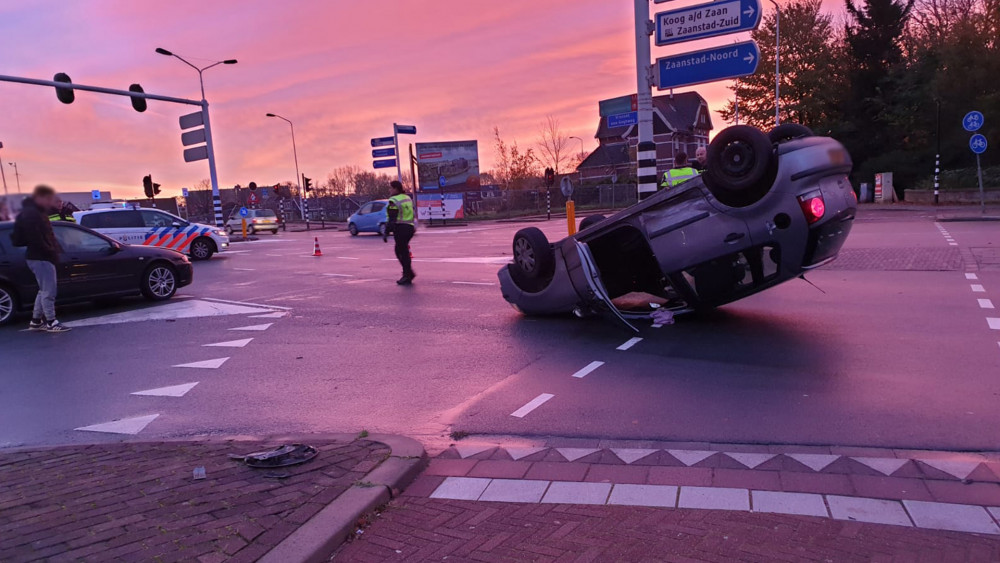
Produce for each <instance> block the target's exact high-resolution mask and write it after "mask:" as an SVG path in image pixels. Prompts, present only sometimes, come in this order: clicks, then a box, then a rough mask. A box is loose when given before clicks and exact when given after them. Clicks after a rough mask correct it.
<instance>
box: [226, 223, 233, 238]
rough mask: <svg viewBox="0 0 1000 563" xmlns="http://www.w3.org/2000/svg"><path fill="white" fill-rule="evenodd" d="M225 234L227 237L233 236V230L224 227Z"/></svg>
mask: <svg viewBox="0 0 1000 563" xmlns="http://www.w3.org/2000/svg"><path fill="white" fill-rule="evenodd" d="M226 234H227V235H229V236H233V228H232V227H231V226H229V225H226Z"/></svg>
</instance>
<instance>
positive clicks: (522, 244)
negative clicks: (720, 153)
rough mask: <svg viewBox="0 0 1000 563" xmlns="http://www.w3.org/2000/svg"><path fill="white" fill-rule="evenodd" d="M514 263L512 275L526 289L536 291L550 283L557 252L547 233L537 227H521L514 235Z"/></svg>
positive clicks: (518, 284) (511, 268)
mask: <svg viewBox="0 0 1000 563" xmlns="http://www.w3.org/2000/svg"><path fill="white" fill-rule="evenodd" d="M513 249H514V263H513V264H511V265H510V275H511V278H512V279H513V280H514V283H515V284H517V286H518V287H520V288H521V289H523V290H524V291H528V292H531V293H535V292H538V291H541V290H542V289H543V288H545V286H547V285H548V284H549V281H550V280H551V279H552V274H553V272H554V271H555V267H556V254H555V251H554V250H553V249H552V245H551V244H549V239H548V238H546V236H545V233H543V232H542V231H541V229H539V228H537V227H528V228H526V229H521V230H520V231H518V232H517V233H516V234H515V235H514V244H513Z"/></svg>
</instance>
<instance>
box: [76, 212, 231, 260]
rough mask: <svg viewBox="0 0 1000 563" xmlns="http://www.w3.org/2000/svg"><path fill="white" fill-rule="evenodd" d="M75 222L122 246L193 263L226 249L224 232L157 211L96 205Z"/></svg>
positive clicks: (77, 214) (78, 215) (78, 214)
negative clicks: (178, 254)
mask: <svg viewBox="0 0 1000 563" xmlns="http://www.w3.org/2000/svg"><path fill="white" fill-rule="evenodd" d="M73 218H74V219H75V220H76V222H77V223H78V224H79V225H81V226H84V227H88V228H90V229H93V230H95V231H97V232H99V233H102V234H105V235H107V236H109V237H111V238H113V239H115V240H117V241H119V242H122V243H125V244H133V245H141V246H155V247H158V248H167V249H170V250H176V251H177V252H181V253H183V254H187V255H189V256H190V257H191V259H193V260H208V259H209V258H211V257H212V255H213V254H215V253H216V252H223V251H224V250H226V249H228V248H229V235H227V234H226V231H224V230H222V229H219V228H217V227H212V226H209V225H201V224H198V223H189V222H188V221H185V220H184V219H181V218H180V217H177V216H176V215H171V214H170V213H167V212H165V211H161V210H159V209H145V208H134V207H130V206H126V205H125V204H107V205H100V204H98V205H97V206H95V207H94V208H92V209H90V210H89V211H78V212H76V213H74V214H73Z"/></svg>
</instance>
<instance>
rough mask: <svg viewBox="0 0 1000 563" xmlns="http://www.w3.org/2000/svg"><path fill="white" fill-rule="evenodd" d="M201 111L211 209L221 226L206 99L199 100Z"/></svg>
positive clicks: (220, 201)
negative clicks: (210, 188)
mask: <svg viewBox="0 0 1000 563" xmlns="http://www.w3.org/2000/svg"><path fill="white" fill-rule="evenodd" d="M201 113H202V114H203V115H204V116H205V149H206V150H207V151H208V176H209V178H210V179H211V180H212V211H213V212H214V213H215V226H216V227H219V228H220V229H221V228H222V198H221V197H220V196H219V175H218V173H216V171H215V143H213V142H212V125H211V124H210V123H209V120H208V101H207V100H205V99H202V100H201Z"/></svg>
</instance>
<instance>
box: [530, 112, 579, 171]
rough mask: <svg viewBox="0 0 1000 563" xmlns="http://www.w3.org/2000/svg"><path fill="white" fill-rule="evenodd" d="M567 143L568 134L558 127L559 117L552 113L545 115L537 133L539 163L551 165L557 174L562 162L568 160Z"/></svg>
mask: <svg viewBox="0 0 1000 563" xmlns="http://www.w3.org/2000/svg"><path fill="white" fill-rule="evenodd" d="M567 144H569V136H568V135H566V134H565V133H564V132H563V131H562V129H561V128H560V127H559V119H558V118H557V117H556V116H554V115H551V114H550V115H547V116H545V121H544V122H543V123H542V124H541V128H540V129H539V133H538V152H539V154H541V158H540V159H539V160H541V163H542V164H544V165H545V166H547V167H551V168H552V169H553V170H555V171H556V174H559V169H560V168H564V166H563V165H564V163H565V162H566V161H567V160H570V157H571V155H570V154H569V151H567V150H566V145H567Z"/></svg>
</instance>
